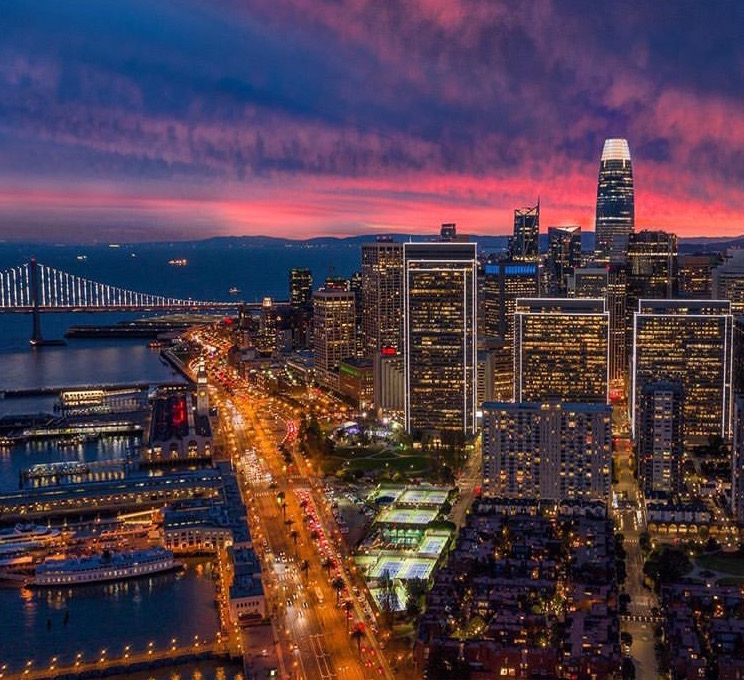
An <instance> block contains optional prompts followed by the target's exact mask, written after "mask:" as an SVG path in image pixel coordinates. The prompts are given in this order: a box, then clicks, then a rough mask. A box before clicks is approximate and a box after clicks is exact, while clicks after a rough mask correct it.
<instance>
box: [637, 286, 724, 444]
mask: <svg viewBox="0 0 744 680" xmlns="http://www.w3.org/2000/svg"><path fill="white" fill-rule="evenodd" d="M638 308H639V311H638V312H636V313H635V315H634V323H633V338H634V342H633V385H632V405H631V416H632V422H633V434H634V436H636V437H638V435H639V423H640V420H639V419H640V406H641V391H642V390H643V388H644V386H646V385H648V384H649V383H654V382H657V381H659V380H666V381H675V382H679V383H680V384H681V385H682V390H683V393H684V405H683V409H682V412H683V415H684V438H685V443H686V444H689V443H691V442H696V441H697V442H699V441H706V440H707V438H708V437H711V436H714V435H717V436H722V437H724V438H725V437H728V436H729V434H730V432H731V408H732V406H731V381H732V345H733V337H732V329H733V316H732V315H731V303H730V302H729V301H728V300H640V301H639V303H638Z"/></svg>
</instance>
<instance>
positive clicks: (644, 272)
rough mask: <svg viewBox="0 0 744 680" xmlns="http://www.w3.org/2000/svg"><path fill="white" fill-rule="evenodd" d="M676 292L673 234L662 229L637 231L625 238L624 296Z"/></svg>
mask: <svg viewBox="0 0 744 680" xmlns="http://www.w3.org/2000/svg"><path fill="white" fill-rule="evenodd" d="M678 293H679V284H678V263H677V236H676V234H670V233H669V232H666V231H648V230H644V231H639V232H636V233H633V234H631V235H630V237H629V240H628V298H629V305H628V306H629V307H630V308H631V309H635V307H636V303H637V301H638V300H640V299H654V298H674V297H677V295H678Z"/></svg>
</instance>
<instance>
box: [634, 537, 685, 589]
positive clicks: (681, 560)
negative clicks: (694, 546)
mask: <svg viewBox="0 0 744 680" xmlns="http://www.w3.org/2000/svg"><path fill="white" fill-rule="evenodd" d="M691 569H692V563H691V562H690V560H689V558H688V557H687V555H685V553H684V552H682V551H681V550H679V549H677V548H672V547H671V546H668V545H665V546H663V547H662V548H661V549H660V550H655V551H654V552H652V553H651V555H649V558H648V560H646V564H644V565H643V573H644V574H646V576H648V577H649V578H652V579H653V580H654V581H656V584H657V587H659V586H660V585H661V584H663V583H673V582H674V581H679V579H681V578H682V577H683V576H684V575H685V574H687V573H688V572H689V571H690V570H691Z"/></svg>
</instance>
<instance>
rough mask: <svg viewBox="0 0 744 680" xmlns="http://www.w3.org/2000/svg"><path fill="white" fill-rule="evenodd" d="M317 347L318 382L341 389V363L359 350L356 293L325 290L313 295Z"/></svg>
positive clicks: (316, 370)
mask: <svg viewBox="0 0 744 680" xmlns="http://www.w3.org/2000/svg"><path fill="white" fill-rule="evenodd" d="M313 350H314V352H315V377H316V379H317V381H318V382H319V383H320V384H322V385H325V386H327V387H331V388H334V389H337V388H338V364H339V362H340V361H341V360H342V359H346V358H348V357H353V356H355V352H356V312H355V308H354V293H352V292H351V291H346V290H325V289H321V290H318V291H316V292H315V293H314V294H313Z"/></svg>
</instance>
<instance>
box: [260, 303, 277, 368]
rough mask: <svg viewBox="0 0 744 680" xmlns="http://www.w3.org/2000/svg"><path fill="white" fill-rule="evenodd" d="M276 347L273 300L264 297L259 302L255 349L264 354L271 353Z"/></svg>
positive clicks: (275, 320) (275, 311)
mask: <svg viewBox="0 0 744 680" xmlns="http://www.w3.org/2000/svg"><path fill="white" fill-rule="evenodd" d="M276 348H277V310H276V308H275V307H274V301H273V300H272V299H271V298H270V297H265V298H264V299H263V301H262V302H261V316H260V317H259V320H258V333H257V334H256V349H257V350H258V351H259V352H260V353H261V354H264V355H271V354H273V353H274V351H275V350H276Z"/></svg>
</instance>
